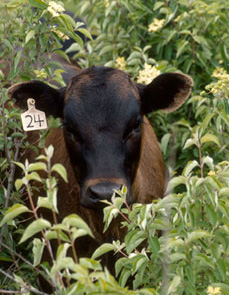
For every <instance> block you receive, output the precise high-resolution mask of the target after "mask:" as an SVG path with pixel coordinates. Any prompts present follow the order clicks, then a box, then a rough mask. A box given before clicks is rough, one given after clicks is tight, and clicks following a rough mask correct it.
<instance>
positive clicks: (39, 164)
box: [28, 162, 47, 172]
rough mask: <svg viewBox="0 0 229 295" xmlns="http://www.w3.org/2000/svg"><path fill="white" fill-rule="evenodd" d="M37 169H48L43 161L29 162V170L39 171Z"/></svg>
mask: <svg viewBox="0 0 229 295" xmlns="http://www.w3.org/2000/svg"><path fill="white" fill-rule="evenodd" d="M37 170H43V171H47V166H46V164H45V163H43V162H37V163H32V164H29V169H28V172H31V171H37Z"/></svg>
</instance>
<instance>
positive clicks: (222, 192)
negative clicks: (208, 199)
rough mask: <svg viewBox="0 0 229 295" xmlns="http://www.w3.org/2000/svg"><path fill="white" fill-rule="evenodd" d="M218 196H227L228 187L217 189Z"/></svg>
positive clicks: (228, 195) (228, 193) (228, 194)
mask: <svg viewBox="0 0 229 295" xmlns="http://www.w3.org/2000/svg"><path fill="white" fill-rule="evenodd" d="M219 197H229V187H223V188H221V189H220V191H219Z"/></svg>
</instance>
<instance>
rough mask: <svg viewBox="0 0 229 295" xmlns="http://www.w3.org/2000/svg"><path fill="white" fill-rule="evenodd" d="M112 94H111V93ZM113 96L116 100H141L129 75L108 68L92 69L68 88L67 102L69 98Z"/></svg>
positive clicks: (84, 72)
mask: <svg viewBox="0 0 229 295" xmlns="http://www.w3.org/2000/svg"><path fill="white" fill-rule="evenodd" d="M109 92H110V93H109ZM92 93H94V96H95V95H101V93H106V94H107V95H109V94H112V96H113V98H114V99H126V98H128V97H130V96H134V97H135V99H137V100H139V93H138V91H137V87H136V86H135V84H134V83H133V81H132V80H131V79H130V77H129V75H128V74H126V73H125V72H123V71H120V70H117V69H112V68H107V67H91V68H88V69H86V70H82V71H81V72H80V73H79V74H77V75H76V76H75V77H73V78H72V79H71V81H70V83H69V85H68V87H67V91H66V95H65V102H66V101H67V100H68V99H69V98H74V99H75V100H80V99H81V98H82V97H83V98H84V97H85V96H88V95H89V96H91V95H92Z"/></svg>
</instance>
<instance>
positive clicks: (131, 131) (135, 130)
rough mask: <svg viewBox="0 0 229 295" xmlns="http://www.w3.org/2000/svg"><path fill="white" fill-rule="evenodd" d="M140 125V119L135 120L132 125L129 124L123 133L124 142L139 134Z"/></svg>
mask: <svg viewBox="0 0 229 295" xmlns="http://www.w3.org/2000/svg"><path fill="white" fill-rule="evenodd" d="M141 124H142V119H141V118H137V120H136V121H135V122H134V124H131V125H130V126H129V128H128V129H127V131H126V132H125V134H124V140H125V141H127V140H128V139H129V138H131V137H132V136H135V135H137V134H139V132H140V131H141Z"/></svg>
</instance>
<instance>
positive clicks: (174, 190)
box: [0, 0, 229, 295]
mask: <svg viewBox="0 0 229 295" xmlns="http://www.w3.org/2000/svg"><path fill="white" fill-rule="evenodd" d="M65 2H66V4H67V6H68V7H69V8H73V7H74V11H75V12H77V14H78V15H79V16H81V17H82V16H84V17H85V19H86V21H87V24H88V26H89V28H90V31H91V33H92V34H93V35H96V36H97V38H96V39H95V40H94V41H92V42H88V43H87V44H82V40H80V39H79V37H78V36H77V35H75V34H74V29H77V28H78V29H79V27H78V26H79V24H75V22H74V20H73V19H72V18H71V17H70V16H68V15H66V14H65V13H64V11H62V10H63V9H62V8H61V7H62V5H61V4H60V3H59V4H58V5H61V6H60V7H59V6H57V7H59V8H58V9H59V11H58V9H57V11H56V10H55V9H54V8H53V7H51V6H50V5H51V4H50V3H51V2H50V3H49V4H50V5H48V1H44V0H29V1H27V0H23V1H19V0H18V1H17V0H13V1H6V0H5V1H3V2H2V3H1V4H0V7H1V19H0V36H1V44H0V47H1V52H0V59H1V61H2V62H1V63H0V70H1V71H0V79H1V84H0V93H1V106H0V115H1V130H0V151H1V160H0V165H1V172H0V173H1V188H0V210H1V211H0V216H1V235H0V247H1V253H0V261H1V269H0V292H2V293H3V292H4V290H5V291H6V290H7V291H12V292H17V291H18V292H21V294H42V292H41V291H40V290H39V286H38V284H37V276H38V275H43V276H45V278H46V279H47V280H48V281H50V282H51V284H53V286H54V293H55V294H142V295H147V294H166V295H169V294H170V295H174V294H178V295H190V294H193V295H194V294H201V295H206V294H225V295H226V294H228V293H229V279H228V278H229V254H228V253H229V250H228V245H229V239H228V236H229V230H228V224H229V211H228V208H229V206H228V205H229V204H228V195H229V188H228V187H229V182H228V176H229V162H228V156H229V155H228V144H229V140H228V134H229V132H228V129H229V105H228V99H229V91H228V85H229V74H228V73H227V71H228V31H227V13H228V7H227V6H226V4H225V1H223V0H217V1H214V2H212V1H210V0H209V1H208V0H206V1H186V0H180V1H154V0H150V1H129V0H116V1H114V0H112V1H111V0H107V1H101V0H91V1H87V0H86V1H84V2H83V3H82V1H78V0H68V1H65ZM54 5H55V4H54ZM54 7H55V6H54ZM31 9H32V10H31ZM48 9H49V10H48ZM55 13H57V14H59V15H56V14H55ZM41 20H42V21H41ZM54 25H56V26H57V27H55V28H54V27H53V26H54ZM81 32H83V33H85V34H86V35H87V36H89V37H90V34H89V33H88V32H87V31H82V30H81ZM18 36H20V39H19V38H18ZM66 36H70V37H71V38H74V40H75V41H76V43H75V44H73V45H72V47H71V48H70V50H78V52H77V53H76V54H75V58H76V59H77V60H79V62H80V64H81V66H83V67H87V66H91V65H92V64H106V65H110V66H116V67H119V68H121V69H125V70H126V71H127V72H128V73H130V74H131V75H132V77H133V78H135V79H136V81H139V82H140V81H141V82H142V83H147V81H148V79H149V78H152V76H153V75H157V74H158V71H161V72H167V71H174V70H177V69H179V70H181V71H183V72H185V73H187V74H191V75H192V76H193V78H194V80H195V83H196V86H195V87H196V91H195V94H194V96H193V97H192V98H191V99H190V100H189V101H188V103H187V104H186V105H185V106H184V108H183V109H182V110H179V111H178V112H177V113H175V114H174V115H167V114H164V115H162V114H160V113H159V112H157V113H155V114H152V115H150V119H151V120H152V122H153V123H154V125H155V126H156V130H157V134H158V135H159V137H160V139H161V140H160V141H161V148H162V151H163V153H164V155H165V157H166V159H167V163H168V168H169V170H170V174H171V175H172V179H171V180H170V182H169V185H168V190H167V194H166V196H165V197H164V198H163V199H162V200H160V199H159V200H154V201H153V202H152V204H148V205H142V204H134V205H133V207H132V208H129V207H128V206H126V202H125V194H126V190H125V188H123V189H122V190H121V191H118V192H116V196H115V197H113V198H112V202H111V203H110V204H108V206H107V207H106V208H105V209H104V223H105V229H106V230H109V224H110V222H111V221H112V219H113V218H115V217H116V216H117V215H119V214H120V215H121V216H122V217H123V226H124V227H126V229H127V234H126V236H125V239H124V241H114V242H113V243H112V244H104V245H101V247H99V248H98V249H97V250H96V251H95V252H94V254H93V256H92V257H91V258H81V259H78V257H77V253H74V247H73V242H74V241H75V240H76V243H77V237H78V236H80V235H85V234H89V235H91V231H90V229H89V228H88V226H87V225H86V224H85V223H84V222H83V221H82V220H81V219H80V218H79V217H78V216H76V215H71V216H66V218H65V219H64V220H63V221H62V222H61V223H60V224H58V223H57V222H56V221H55V220H56V219H55V216H56V214H58V208H56V199H55V198H56V193H57V190H58V185H57V182H56V180H55V178H54V177H53V174H52V173H53V172H54V171H56V172H57V173H59V174H60V175H61V177H63V178H65V179H66V177H67V176H66V174H65V170H64V168H63V167H61V166H59V165H57V166H53V167H52V166H51V164H50V160H51V156H52V147H49V148H48V149H46V154H45V155H41V156H38V160H37V162H35V163H28V162H25V163H23V164H22V163H20V162H18V159H19V151H22V152H23V151H24V150H25V149H28V148H32V149H34V150H35V151H36V152H37V153H38V150H37V149H36V148H35V147H32V146H30V145H29V144H28V143H27V142H26V136H25V135H24V133H23V132H22V130H21V125H20V124H19V112H18V111H17V110H16V109H15V108H14V106H13V104H12V102H9V101H8V98H7V95H6V91H7V87H8V85H11V84H13V83H15V82H18V81H22V80H23V81H24V80H28V79H31V78H38V79H41V80H46V81H48V82H49V83H53V81H55V82H57V83H59V84H61V85H63V81H62V79H61V73H62V70H61V69H59V65H58V64H56V63H55V64H54V63H53V62H52V60H50V59H47V56H50V55H51V53H53V52H56V53H59V54H60V55H61V56H62V57H65V58H67V56H66V54H65V53H63V52H61V51H59V49H60V48H61V41H60V40H61V38H66ZM47 44H48V46H47ZM25 57H26V58H25ZM219 66H222V68H220V67H219ZM213 70H215V71H214V73H213ZM141 71H142V72H141ZM212 73H213V75H212ZM211 75H212V76H211ZM205 85H207V86H206V87H205ZM178 116H179V118H180V117H181V119H180V120H179V121H177V117H178ZM172 123H173V124H172ZM52 124H55V122H51V125H52ZM45 135H46V134H45V133H42V134H41V138H42V140H41V141H40V147H41V146H44V142H45ZM15 162H17V165H18V166H19V167H21V168H22V171H24V176H23V177H22V178H21V179H18V180H16V182H15V186H16V190H15V189H14V181H15ZM40 170H41V171H43V172H45V173H46V176H47V178H41V176H39V174H38V173H37V171H40ZM32 181H38V182H41V183H42V184H44V183H45V185H46V186H47V192H46V196H43V197H42V198H41V197H40V198H39V199H38V201H37V203H34V202H33V201H32V198H30V200H31V205H32V207H31V208H30V207H28V206H26V205H25V204H23V203H22V195H24V194H25V193H27V194H28V195H29V196H30V193H32V191H33V186H32ZM38 207H45V208H46V209H48V210H51V211H52V212H53V217H54V219H53V223H52V222H50V221H48V220H45V219H44V218H43V217H41V216H38V215H36V214H37V213H36V212H37V210H36V208H38ZM23 213H27V214H30V216H31V215H32V216H34V217H35V219H33V220H32V221H31V222H30V224H29V225H28V226H27V227H26V226H25V225H24V219H23V217H22V216H24V215H22V214H23ZM39 231H41V236H40V237H34V234H35V233H38V232H39ZM29 240H32V244H31V243H30V242H28V241H29ZM51 240H57V243H58V251H57V254H56V255H55V254H54V253H53V249H52V248H51V247H50V246H49V245H50V243H49V241H51ZM25 245H26V246H25ZM45 248H48V249H49V250H48V251H49V252H50V253H49V254H50V255H51V264H50V266H48V265H47V263H45V262H43V263H42V264H40V262H41V255H42V253H43V251H44V250H45ZM70 249H72V251H73V253H74V255H73V257H72V256H69V255H68V250H70ZM108 251H114V252H115V253H119V255H120V256H121V258H120V259H118V260H117V262H116V264H115V270H116V278H113V277H112V276H111V275H110V274H109V272H108V271H107V270H106V269H103V268H102V266H101V263H100V261H99V260H97V259H98V258H100V256H101V255H103V254H104V253H106V252H108ZM25 252H27V253H25ZM31 261H32V262H31ZM31 273H32V274H33V275H32V276H31ZM66 278H71V279H72V280H71V281H68V280H67V284H66V285H64V284H63V281H65V279H66ZM127 286H129V287H130V289H132V290H133V291H131V290H130V289H128V287H127ZM1 289H2V290H1Z"/></svg>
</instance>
